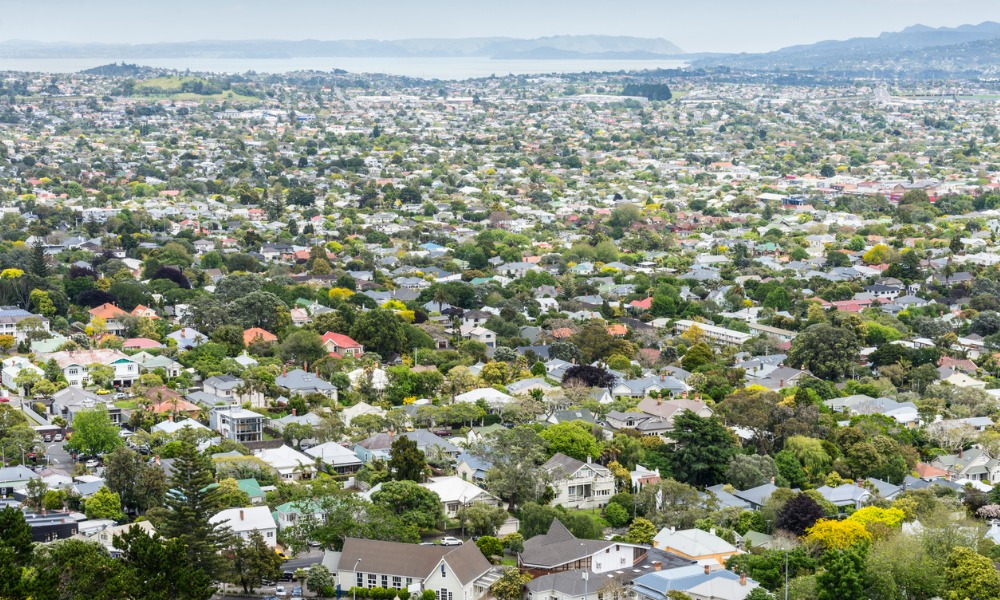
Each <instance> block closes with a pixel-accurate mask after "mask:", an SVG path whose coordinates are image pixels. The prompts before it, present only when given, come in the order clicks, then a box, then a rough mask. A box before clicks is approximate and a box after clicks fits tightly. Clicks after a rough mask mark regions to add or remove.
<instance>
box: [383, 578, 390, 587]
mask: <svg viewBox="0 0 1000 600" xmlns="http://www.w3.org/2000/svg"><path fill="white" fill-rule="evenodd" d="M382 587H383V588H387V587H389V576H388V575H383V576H382Z"/></svg>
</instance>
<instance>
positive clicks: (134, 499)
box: [104, 446, 167, 514]
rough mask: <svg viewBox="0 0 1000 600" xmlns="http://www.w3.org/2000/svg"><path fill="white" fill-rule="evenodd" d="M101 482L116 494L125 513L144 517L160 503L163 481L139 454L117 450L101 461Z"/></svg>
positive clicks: (165, 486) (126, 449) (160, 475)
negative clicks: (143, 515)
mask: <svg viewBox="0 0 1000 600" xmlns="http://www.w3.org/2000/svg"><path fill="white" fill-rule="evenodd" d="M104 482H105V483H106V484H107V486H108V489H109V490H111V491H112V492H115V493H116V494H118V496H119V497H120V498H121V502H122V506H123V507H124V508H125V510H126V511H127V512H138V513H140V514H141V513H144V512H146V511H147V510H149V509H150V508H152V507H154V506H159V505H160V504H162V503H163V497H164V495H165V494H166V493H167V477H166V475H165V474H164V473H163V469H160V468H158V467H155V466H152V465H150V464H149V463H147V462H146V460H145V459H144V458H143V456H142V455H141V454H139V453H138V452H135V451H134V450H130V449H128V448H125V447H122V446H119V447H118V448H116V449H115V450H114V452H112V453H111V454H108V455H105V457H104Z"/></svg>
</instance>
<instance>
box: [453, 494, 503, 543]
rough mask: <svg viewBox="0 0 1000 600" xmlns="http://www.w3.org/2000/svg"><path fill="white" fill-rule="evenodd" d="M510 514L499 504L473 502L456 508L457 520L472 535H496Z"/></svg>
mask: <svg viewBox="0 0 1000 600" xmlns="http://www.w3.org/2000/svg"><path fill="white" fill-rule="evenodd" d="M509 516H510V515H509V514H508V513H507V511H506V510H504V509H503V508H501V507H499V506H490V505H488V504H483V503H480V502H474V503H473V504H472V505H470V506H463V507H461V508H459V509H458V522H459V523H461V525H462V529H465V530H467V531H468V532H469V533H471V534H472V535H494V536H495V535H496V533H497V530H499V529H500V527H501V526H502V525H503V524H504V523H505V522H506V521H507V518H508V517H509Z"/></svg>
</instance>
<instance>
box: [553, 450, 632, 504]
mask: <svg viewBox="0 0 1000 600" xmlns="http://www.w3.org/2000/svg"><path fill="white" fill-rule="evenodd" d="M542 468H543V469H545V470H546V471H548V472H549V473H550V474H551V475H552V487H553V489H554V490H555V492H556V493H555V498H553V500H552V503H553V504H561V505H562V506H565V507H566V508H583V509H590V508H600V507H602V506H604V505H605V504H607V502H608V500H610V499H611V496H613V495H614V493H615V478H614V475H612V474H611V471H610V470H609V469H608V468H607V467H604V466H602V465H599V464H596V463H593V462H591V460H590V459H589V458H588V460H587V462H583V461H579V460H577V459H575V458H571V457H569V456H566V455H565V454H563V453H561V452H557V453H556V454H555V455H554V456H553V457H552V458H550V459H549V460H548V461H546V462H545V464H543V465H542Z"/></svg>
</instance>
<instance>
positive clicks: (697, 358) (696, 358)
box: [681, 342, 715, 371]
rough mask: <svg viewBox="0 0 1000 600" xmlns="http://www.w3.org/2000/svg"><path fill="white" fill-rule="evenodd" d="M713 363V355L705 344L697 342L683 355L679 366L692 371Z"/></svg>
mask: <svg viewBox="0 0 1000 600" xmlns="http://www.w3.org/2000/svg"><path fill="white" fill-rule="evenodd" d="M714 362H715V354H714V353H713V352H712V349H711V348H709V347H708V344H706V343H705V342H698V343H697V344H695V345H694V346H691V348H690V349H689V350H688V351H687V352H685V353H684V356H683V357H681V366H683V367H684V368H685V369H687V370H688V371H694V370H695V369H697V368H698V367H701V366H703V365H710V364H712V363H714Z"/></svg>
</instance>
